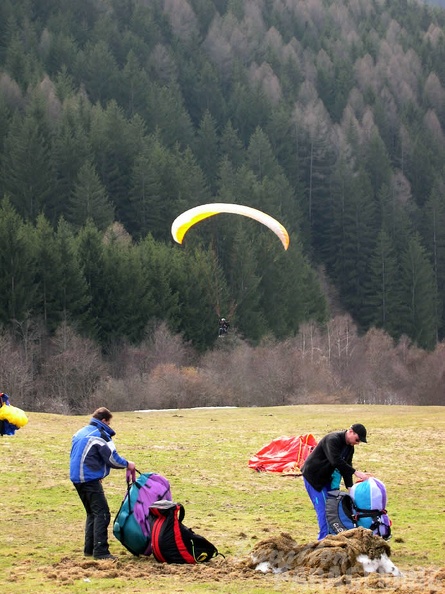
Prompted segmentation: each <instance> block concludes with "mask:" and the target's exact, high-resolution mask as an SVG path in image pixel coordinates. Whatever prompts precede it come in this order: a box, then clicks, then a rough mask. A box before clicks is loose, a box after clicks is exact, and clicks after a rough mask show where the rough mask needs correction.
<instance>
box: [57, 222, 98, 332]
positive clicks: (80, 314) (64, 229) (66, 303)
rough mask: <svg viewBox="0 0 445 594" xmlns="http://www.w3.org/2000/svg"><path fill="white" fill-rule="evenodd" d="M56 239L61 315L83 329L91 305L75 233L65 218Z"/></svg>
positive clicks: (60, 224) (58, 229) (58, 228)
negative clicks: (59, 272) (59, 267)
mask: <svg viewBox="0 0 445 594" xmlns="http://www.w3.org/2000/svg"><path fill="white" fill-rule="evenodd" d="M55 241H56V246H55V249H56V251H57V253H58V254H59V258H60V266H61V274H60V281H59V287H58V299H59V300H60V317H61V319H62V321H63V322H65V323H70V324H71V325H76V326H78V327H79V328H80V329H82V328H83V327H84V325H85V322H86V319H87V314H88V308H89V305H90V302H89V297H88V288H87V283H86V280H85V277H84V275H83V270H82V267H81V265H80V260H79V256H78V253H77V246H76V240H75V237H74V234H73V233H72V231H71V229H70V227H69V225H68V224H67V223H66V221H65V220H64V219H61V220H60V221H59V224H58V226H57V231H56V236H55Z"/></svg>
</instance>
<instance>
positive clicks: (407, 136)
mask: <svg viewBox="0 0 445 594" xmlns="http://www.w3.org/2000/svg"><path fill="white" fill-rule="evenodd" d="M444 17H445V15H444V13H443V12H442V10H441V9H438V8H432V7H428V6H426V5H421V4H417V3H415V2H410V1H407V0H395V1H393V0H391V1H389V0H386V1H382V2H376V1H369V0H352V1H349V2H344V1H343V0H289V1H288V2H282V0H272V1H271V2H269V1H267V2H266V1H265V0H260V1H258V0H255V1H251V0H244V1H243V0H213V1H212V0H189V1H187V0H180V1H179V0H153V1H150V2H145V1H144V0H125V1H123V0H77V1H76V2H72V1H71V0H70V1H68V0H57V1H56V0H53V1H48V0H45V1H43V0H24V1H22V2H20V3H17V2H12V0H3V1H2V2H1V4H0V196H3V202H2V206H1V211H0V245H1V249H0V258H1V267H0V286H1V291H0V321H1V324H2V325H3V327H5V328H7V329H9V328H12V329H13V330H15V331H16V330H17V328H22V327H23V326H24V325H25V324H26V322H27V320H30V319H32V320H33V321H34V323H35V321H36V320H39V321H41V323H42V324H43V325H44V328H45V330H46V331H47V332H48V333H50V334H52V333H54V332H55V331H56V330H57V328H58V327H59V326H60V324H61V323H62V322H63V321H69V322H70V323H74V324H75V326H76V328H78V329H79V331H81V332H82V333H83V334H84V335H85V336H86V337H89V338H91V339H93V340H95V341H98V342H99V343H100V344H101V345H102V346H103V347H106V348H108V349H109V348H111V345H113V344H115V343H116V342H118V341H120V340H128V341H130V342H134V343H137V342H138V341H140V340H141V339H142V337H143V336H144V332H145V331H146V328H147V325H148V324H150V323H151V322H153V320H164V321H166V322H167V323H168V325H169V327H170V328H171V329H172V330H173V331H175V332H180V333H181V334H182V335H183V336H184V338H185V339H186V340H190V341H192V342H193V344H194V345H195V346H196V347H197V348H199V349H206V348H208V347H209V346H210V345H211V344H212V343H213V342H214V339H215V336H216V333H215V331H214V327H215V319H217V316H218V315H220V314H226V315H227V312H229V313H230V314H231V315H232V316H233V318H234V320H235V322H236V327H237V329H238V331H239V332H240V333H241V334H242V335H243V336H245V337H247V338H248V339H251V340H252V341H259V340H260V339H261V337H264V336H265V335H267V334H272V335H274V336H276V337H278V338H285V337H287V336H292V335H295V334H296V333H297V332H298V330H299V327H300V325H301V323H302V322H304V321H307V320H309V319H315V320H317V321H320V322H322V321H326V319H327V310H326V302H325V300H324V298H323V296H322V293H321V288H320V284H319V282H318V279H317V276H316V274H315V273H314V269H315V268H319V267H323V268H324V269H325V270H326V271H327V274H328V277H329V279H330V281H331V283H333V284H334V285H335V286H336V287H337V289H338V292H339V296H340V299H341V302H342V305H343V307H344V308H345V309H346V310H347V311H348V312H350V313H351V315H352V316H353V317H354V320H356V322H357V323H358V325H359V328H360V329H361V330H363V331H365V330H367V329H369V328H371V327H373V326H376V327H381V328H383V329H385V330H386V331H387V332H388V333H389V334H390V335H391V336H393V337H395V338H397V339H398V338H400V337H401V336H403V335H407V336H409V337H410V338H411V339H412V340H413V341H414V342H415V343H417V344H418V345H419V346H420V347H422V348H426V349H433V348H434V347H435V345H436V342H437V341H438V340H441V339H442V338H443V336H444V332H445V326H444V322H445V304H444V300H443V299H442V296H443V294H444V288H445V192H444V187H445V178H444V174H445V168H444V165H445V148H444V147H445V143H444V139H445V138H444V126H445V89H444V85H445V60H444V58H445V36H444V30H443V24H444ZM206 201H229V202H240V203H245V204H248V205H250V206H253V207H257V208H260V209H262V210H265V211H267V212H268V213H269V214H271V215H272V216H275V217H277V218H278V219H279V220H280V221H281V222H282V223H283V224H285V225H286V227H287V228H288V229H289V231H290V233H291V248H290V250H289V252H287V253H282V251H281V250H280V246H279V245H277V242H276V238H274V237H270V235H269V234H268V232H265V231H263V230H262V229H258V228H257V226H255V224H253V223H252V222H250V221H249V222H247V221H238V220H236V221H234V220H233V218H225V217H221V218H218V220H216V219H213V220H211V221H208V222H206V223H202V224H201V226H200V229H199V230H196V232H195V233H193V234H192V235H191V236H190V237H187V242H186V244H187V245H186V246H185V248H184V249H182V248H179V247H178V246H173V245H171V239H170V225H171V222H172V221H173V219H174V218H175V217H176V216H177V215H178V214H179V213H180V212H181V211H183V210H184V209H185V208H188V207H191V206H195V205H197V204H200V203H203V202H206Z"/></svg>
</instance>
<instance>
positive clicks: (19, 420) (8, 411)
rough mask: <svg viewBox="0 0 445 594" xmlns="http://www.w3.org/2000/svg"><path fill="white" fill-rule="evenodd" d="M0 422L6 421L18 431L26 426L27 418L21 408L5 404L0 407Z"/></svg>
mask: <svg viewBox="0 0 445 594" xmlns="http://www.w3.org/2000/svg"><path fill="white" fill-rule="evenodd" d="M0 421H8V423H11V425H15V426H16V427H17V428H18V429H20V428H21V427H24V426H25V425H26V423H27V422H28V417H27V416H26V413H25V411H23V410H22V409H21V408H17V406H12V405H10V404H9V405H7V404H5V405H3V406H1V407H0Z"/></svg>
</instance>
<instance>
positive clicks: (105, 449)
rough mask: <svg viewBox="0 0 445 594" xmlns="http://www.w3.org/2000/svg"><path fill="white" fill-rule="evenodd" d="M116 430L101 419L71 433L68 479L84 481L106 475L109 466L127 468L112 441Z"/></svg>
mask: <svg viewBox="0 0 445 594" xmlns="http://www.w3.org/2000/svg"><path fill="white" fill-rule="evenodd" d="M113 435H116V432H115V431H113V429H111V427H109V426H108V425H106V424H105V423H102V421H99V420H98V419H94V418H93V419H91V421H90V424H89V425H87V426H86V427H83V428H82V429H79V431H78V432H77V433H75V434H74V435H73V441H72V446H71V456H70V479H71V480H72V482H73V483H86V482H89V481H94V480H100V479H103V478H105V477H106V476H108V474H109V473H110V469H111V468H127V460H125V458H122V457H121V456H119V454H118V453H117V451H116V446H115V445H114V443H113V439H112V438H113Z"/></svg>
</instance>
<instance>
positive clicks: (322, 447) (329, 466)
mask: <svg viewBox="0 0 445 594" xmlns="http://www.w3.org/2000/svg"><path fill="white" fill-rule="evenodd" d="M353 455H354V446H350V445H348V444H347V443H346V431H334V432H332V433H328V434H327V435H325V436H324V437H323V438H322V439H321V440H320V441H319V442H318V444H317V446H316V447H315V449H314V450H313V452H311V453H310V454H309V456H308V457H307V458H306V461H305V463H304V465H303V469H302V472H303V476H304V478H305V479H306V480H307V482H308V483H310V484H311V485H312V486H313V487H314V489H316V490H317V491H321V490H322V489H323V487H326V486H329V484H330V482H331V476H332V473H333V472H334V470H335V469H337V470H338V471H339V472H340V474H341V475H342V477H343V480H344V483H345V487H347V488H349V487H352V482H353V481H352V476H353V474H354V472H355V468H353V466H352V457H353Z"/></svg>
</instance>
